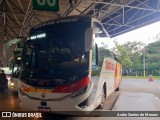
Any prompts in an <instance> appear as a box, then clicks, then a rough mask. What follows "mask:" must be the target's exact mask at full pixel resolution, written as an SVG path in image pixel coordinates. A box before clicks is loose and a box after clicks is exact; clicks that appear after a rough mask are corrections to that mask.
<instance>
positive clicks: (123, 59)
mask: <svg viewBox="0 0 160 120" xmlns="http://www.w3.org/2000/svg"><path fill="white" fill-rule="evenodd" d="M117 49H118V50H119V52H120V54H121V56H120V58H119V60H120V63H121V64H122V66H123V67H126V68H128V67H131V66H132V61H131V57H130V53H129V51H128V50H127V49H126V47H125V46H124V45H117Z"/></svg>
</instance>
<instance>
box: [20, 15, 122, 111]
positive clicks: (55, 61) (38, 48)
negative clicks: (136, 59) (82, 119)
mask: <svg viewBox="0 0 160 120" xmlns="http://www.w3.org/2000/svg"><path fill="white" fill-rule="evenodd" d="M110 42H111V41H110V40H109V39H108V34H107V32H106V31H105V29H104V27H103V26H102V24H101V23H100V22H99V21H98V20H97V19H96V18H94V17H90V16H70V17H65V18H60V19H56V20H52V21H48V22H45V23H42V24H40V25H37V26H35V27H33V28H32V29H31V30H30V35H29V37H28V39H27V40H26V43H25V45H24V49H23V53H22V63H23V65H22V69H21V72H20V73H21V75H20V77H21V78H20V81H19V90H18V95H19V99H20V107H22V108H25V109H29V110H35V111H51V112H55V111H92V110H94V109H95V108H97V107H103V104H104V99H105V98H107V97H108V96H109V95H110V94H111V93H112V92H113V91H115V90H118V89H119V86H120V84H121V80H122V66H121V64H119V63H118V62H117V61H116V60H114V58H115V56H116V55H117V53H118V52H117V49H116V47H115V46H113V44H110Z"/></svg>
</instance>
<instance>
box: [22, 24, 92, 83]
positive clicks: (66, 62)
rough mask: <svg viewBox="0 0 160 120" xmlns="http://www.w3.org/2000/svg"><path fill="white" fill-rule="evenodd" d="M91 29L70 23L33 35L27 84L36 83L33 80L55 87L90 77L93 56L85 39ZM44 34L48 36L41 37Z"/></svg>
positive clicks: (28, 52) (27, 56)
mask: <svg viewBox="0 0 160 120" xmlns="http://www.w3.org/2000/svg"><path fill="white" fill-rule="evenodd" d="M89 25H90V24H86V23H85V24H84V23H83V25H82V23H79V22H78V23H72V24H69V23H67V24H65V25H63V26H62V25H60V24H59V25H57V26H56V25H55V26H54V28H51V29H50V28H48V29H44V30H41V31H33V32H31V34H30V39H29V40H27V44H26V51H25V62H24V66H25V68H26V69H25V72H24V78H25V79H24V80H27V79H28V80H29V81H31V82H29V83H28V84H32V83H34V82H33V80H32V79H34V80H35V79H38V80H40V81H41V80H53V81H54V82H53V81H52V82H53V83H55V81H56V80H59V79H62V81H63V80H64V81H65V80H69V81H71V80H75V78H76V79H80V78H83V77H85V76H86V75H88V69H89V67H88V66H89V52H85V48H84V47H85V39H84V38H85V30H86V29H87V28H88V27H89ZM71 28H72V29H71ZM77 28H80V29H77ZM73 32H74V33H73ZM44 33H45V36H43V37H37V36H38V35H41V34H44ZM34 36H36V37H34ZM77 36H78V37H77ZM31 38H32V39H31ZM28 80H27V81H28ZM66 83H67V82H66ZM34 84H37V85H38V83H37V82H35V83H34Z"/></svg>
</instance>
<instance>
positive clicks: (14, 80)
mask: <svg viewBox="0 0 160 120" xmlns="http://www.w3.org/2000/svg"><path fill="white" fill-rule="evenodd" d="M25 39H26V38H22V37H21V38H16V39H12V40H10V41H8V42H6V43H5V44H3V55H4V57H6V58H7V57H8V56H9V55H8V53H9V47H11V46H12V45H15V48H14V51H13V55H12V57H10V58H9V60H8V63H9V67H8V71H9V73H10V75H9V78H10V79H9V83H8V87H9V88H10V90H11V91H13V92H18V80H19V69H21V68H20V67H21V55H22V48H23V46H21V44H22V43H23V41H24V40H25ZM5 73H6V72H5ZM6 74H7V73H6Z"/></svg>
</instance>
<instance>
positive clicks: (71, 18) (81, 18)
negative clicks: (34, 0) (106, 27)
mask: <svg viewBox="0 0 160 120" xmlns="http://www.w3.org/2000/svg"><path fill="white" fill-rule="evenodd" d="M92 18H93V17H92V16H79V15H76V16H68V17H64V18H58V19H53V20H49V21H47V22H44V23H41V24H39V25H36V26H34V27H33V28H32V29H31V31H32V30H37V29H43V28H44V27H46V26H49V25H53V24H57V23H67V22H74V21H91V19H92Z"/></svg>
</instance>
